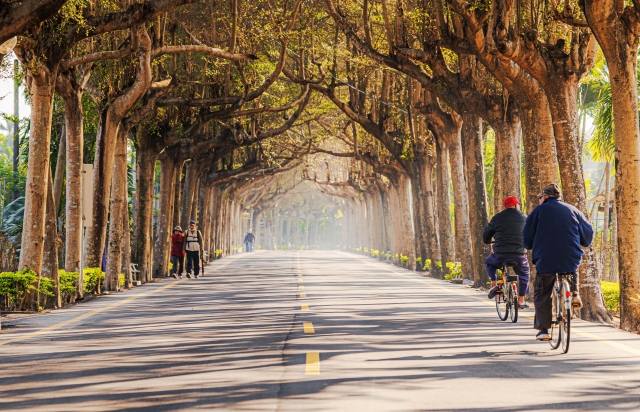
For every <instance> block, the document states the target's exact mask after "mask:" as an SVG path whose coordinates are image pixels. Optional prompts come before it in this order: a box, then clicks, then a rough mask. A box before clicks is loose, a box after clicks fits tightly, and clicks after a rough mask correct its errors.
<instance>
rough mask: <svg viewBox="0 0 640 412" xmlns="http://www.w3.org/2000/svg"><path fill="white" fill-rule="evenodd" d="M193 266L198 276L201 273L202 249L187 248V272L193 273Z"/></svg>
mask: <svg viewBox="0 0 640 412" xmlns="http://www.w3.org/2000/svg"><path fill="white" fill-rule="evenodd" d="M191 268H193V274H194V275H195V276H198V275H199V274H200V251H198V250H196V251H193V252H192V251H190V250H187V274H189V273H191Z"/></svg>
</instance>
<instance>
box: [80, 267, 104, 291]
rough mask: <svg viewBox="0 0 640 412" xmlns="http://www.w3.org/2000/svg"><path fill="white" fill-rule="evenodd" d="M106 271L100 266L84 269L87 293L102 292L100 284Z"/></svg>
mask: <svg viewBox="0 0 640 412" xmlns="http://www.w3.org/2000/svg"><path fill="white" fill-rule="evenodd" d="M104 277H105V273H104V272H103V271H102V269H100V268H85V269H84V278H83V279H84V291H85V292H86V293H98V292H100V285H101V284H102V281H103V280H104Z"/></svg>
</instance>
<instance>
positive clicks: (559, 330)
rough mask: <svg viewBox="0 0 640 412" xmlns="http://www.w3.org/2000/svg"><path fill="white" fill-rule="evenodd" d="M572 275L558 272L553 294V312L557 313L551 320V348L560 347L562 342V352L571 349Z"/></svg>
mask: <svg viewBox="0 0 640 412" xmlns="http://www.w3.org/2000/svg"><path fill="white" fill-rule="evenodd" d="M571 276H573V273H556V283H555V285H554V286H553V292H552V295H551V302H552V305H553V308H552V313H553V314H555V320H552V322H551V332H550V334H551V339H550V340H549V344H551V349H558V346H560V343H562V353H567V352H568V351H569V342H570V340H571V317H572V316H573V305H572V303H571V295H572V293H571V286H570V285H571V283H570V282H571Z"/></svg>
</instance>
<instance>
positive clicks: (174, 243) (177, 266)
mask: <svg viewBox="0 0 640 412" xmlns="http://www.w3.org/2000/svg"><path fill="white" fill-rule="evenodd" d="M171 263H172V264H173V268H172V269H171V277H173V278H175V279H178V278H180V279H182V272H184V233H183V232H182V228H181V227H180V226H176V227H174V228H173V235H171Z"/></svg>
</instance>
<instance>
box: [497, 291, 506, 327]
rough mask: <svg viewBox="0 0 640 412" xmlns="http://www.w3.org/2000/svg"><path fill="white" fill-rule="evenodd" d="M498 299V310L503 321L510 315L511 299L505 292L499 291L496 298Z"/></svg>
mask: <svg viewBox="0 0 640 412" xmlns="http://www.w3.org/2000/svg"><path fill="white" fill-rule="evenodd" d="M494 299H495V300H496V311H497V312H498V317H499V318H500V320H501V321H505V320H507V318H508V317H509V301H508V299H506V296H505V294H504V293H498V294H497V295H496V297H495V298H494Z"/></svg>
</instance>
